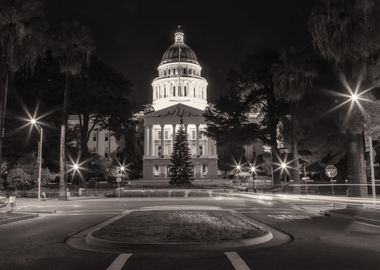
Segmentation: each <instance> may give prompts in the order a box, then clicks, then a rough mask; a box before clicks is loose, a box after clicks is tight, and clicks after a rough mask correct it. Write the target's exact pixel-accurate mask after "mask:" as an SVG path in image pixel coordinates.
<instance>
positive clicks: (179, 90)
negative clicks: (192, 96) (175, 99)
mask: <svg viewBox="0 0 380 270" xmlns="http://www.w3.org/2000/svg"><path fill="white" fill-rule="evenodd" d="M178 96H179V97H182V86H178Z"/></svg>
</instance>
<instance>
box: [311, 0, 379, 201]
mask: <svg viewBox="0 0 380 270" xmlns="http://www.w3.org/2000/svg"><path fill="white" fill-rule="evenodd" d="M379 10H380V5H379V3H378V2H377V1H374V0H352V1H344V0H323V1H319V2H318V3H317V4H316V5H315V6H314V7H313V9H312V13H311V16H310V20H309V31H310V33H311V35H312V39H313V45H314V48H315V49H316V50H317V51H318V52H319V53H320V54H321V56H322V57H324V58H325V59H327V60H328V61H329V62H330V63H331V64H332V65H333V67H334V69H335V70H336V73H337V74H338V75H339V78H341V83H342V85H343V86H344V88H346V90H347V88H348V89H349V90H351V89H355V87H356V86H358V88H359V89H358V90H359V91H360V87H365V88H369V87H372V86H373V85H375V84H377V83H378V82H379V81H378V79H379V76H378V66H379V63H380V61H379V60H380V58H379V51H380V35H379V31H380V24H379V18H378V14H379ZM374 71H375V72H374ZM344 94H347V93H346V92H344ZM341 114H342V121H341V122H342V123H344V124H346V121H343V119H346V116H345V114H347V112H346V111H344V112H343V111H341ZM349 116H350V118H349V122H348V125H342V126H341V128H342V129H343V130H345V131H346V133H347V135H348V137H349V139H348V144H347V149H348V162H347V166H348V167H347V168H348V172H349V173H348V180H349V182H350V183H360V184H364V186H361V187H360V188H353V187H350V190H351V193H352V195H359V196H366V195H367V193H368V191H367V187H366V186H365V185H366V184H367V179H366V172H365V162H364V135H363V130H364V126H363V123H364V122H365V121H366V118H365V117H363V115H361V113H360V112H359V110H358V109H357V108H356V109H355V110H353V111H352V113H351V115H349Z"/></svg>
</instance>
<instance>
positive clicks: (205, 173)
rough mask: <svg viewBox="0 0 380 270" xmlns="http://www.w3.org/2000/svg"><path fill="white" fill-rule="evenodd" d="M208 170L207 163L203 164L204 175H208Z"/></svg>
mask: <svg viewBox="0 0 380 270" xmlns="http://www.w3.org/2000/svg"><path fill="white" fill-rule="evenodd" d="M207 171H208V168H207V165H206V164H202V175H207Z"/></svg>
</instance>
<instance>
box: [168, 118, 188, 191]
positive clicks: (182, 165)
mask: <svg viewBox="0 0 380 270" xmlns="http://www.w3.org/2000/svg"><path fill="white" fill-rule="evenodd" d="M190 159H191V155H190V149H189V143H188V141H187V134H186V131H185V129H184V127H183V120H182V118H181V124H180V127H179V130H178V132H177V133H176V135H175V140H174V149H173V153H172V156H171V160H170V163H171V164H170V184H172V185H178V186H180V185H188V184H190V183H191V180H193V165H192V163H191V162H190Z"/></svg>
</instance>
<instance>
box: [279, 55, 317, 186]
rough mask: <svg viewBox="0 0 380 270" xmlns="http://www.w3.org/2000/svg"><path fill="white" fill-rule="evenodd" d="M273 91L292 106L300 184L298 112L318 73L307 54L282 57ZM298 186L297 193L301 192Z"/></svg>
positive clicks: (296, 172) (293, 144) (297, 181)
mask: <svg viewBox="0 0 380 270" xmlns="http://www.w3.org/2000/svg"><path fill="white" fill-rule="evenodd" d="M272 73H273V90H274V94H275V96H276V98H277V99H279V100H281V99H282V100H284V101H285V102H287V103H289V105H290V114H291V147H292V155H293V168H292V170H291V172H292V178H293V181H294V183H295V184H297V185H299V184H300V172H299V154H298V141H297V134H296V128H297V111H298V105H299V103H300V101H302V100H303V98H304V97H305V95H306V94H307V92H308V91H310V90H311V89H312V88H313V81H314V79H315V77H316V72H315V69H314V67H313V66H312V64H311V60H310V57H309V56H308V55H307V54H304V53H300V52H297V51H296V50H295V49H294V48H291V49H289V50H286V51H284V52H283V53H282V54H281V55H280V59H279V63H278V64H275V65H273V69H272ZM299 190H300V188H299V186H296V188H295V191H299Z"/></svg>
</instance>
